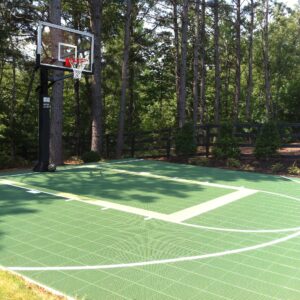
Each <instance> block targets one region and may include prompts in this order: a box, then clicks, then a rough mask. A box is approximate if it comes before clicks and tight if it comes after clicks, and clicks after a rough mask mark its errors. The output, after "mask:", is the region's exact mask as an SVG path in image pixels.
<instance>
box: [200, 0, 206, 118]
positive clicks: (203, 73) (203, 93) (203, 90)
mask: <svg viewBox="0 0 300 300" xmlns="http://www.w3.org/2000/svg"><path fill="white" fill-rule="evenodd" d="M205 6H206V3H205V0H202V3H201V32H200V35H201V37H200V43H201V58H200V63H201V86H200V101H201V105H200V107H201V109H200V123H201V124H203V123H205V122H206V66H205V63H206V55H205V54H206V53H205V41H206V36H205V35H206V33H205V26H206V24H205V23H206V20H205Z"/></svg>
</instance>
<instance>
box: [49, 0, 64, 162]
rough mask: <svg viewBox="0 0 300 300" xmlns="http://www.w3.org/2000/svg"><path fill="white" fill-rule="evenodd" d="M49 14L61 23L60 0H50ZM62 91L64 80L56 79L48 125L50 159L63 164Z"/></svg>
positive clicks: (57, 72) (52, 19) (53, 21)
mask: <svg viewBox="0 0 300 300" xmlns="http://www.w3.org/2000/svg"><path fill="white" fill-rule="evenodd" d="M49 8H50V14H49V19H50V22H51V23H54V24H58V25H60V24H61V0H51V1H50V6H49ZM57 38H58V37H57V36H55V34H52V36H51V39H52V41H53V44H54V45H56V44H57V47H58V43H55V41H56V40H57ZM63 75H64V72H63V71H58V70H54V71H53V77H55V78H61V77H63ZM63 91H64V81H63V80H60V81H57V82H56V83H55V84H54V85H53V88H52V101H51V125H50V161H51V162H53V163H54V164H56V165H61V164H63V153H62V130H63V127H62V124H63Z"/></svg>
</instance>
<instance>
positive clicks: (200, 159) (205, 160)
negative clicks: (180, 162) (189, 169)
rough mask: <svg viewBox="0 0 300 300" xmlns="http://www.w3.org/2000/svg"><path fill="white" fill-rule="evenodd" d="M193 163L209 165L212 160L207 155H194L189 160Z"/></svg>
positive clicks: (203, 165)
mask: <svg viewBox="0 0 300 300" xmlns="http://www.w3.org/2000/svg"><path fill="white" fill-rule="evenodd" d="M189 163H190V164H191V165H195V166H202V167H207V166H209V164H210V161H209V159H208V158H207V157H193V158H191V159H190V160H189Z"/></svg>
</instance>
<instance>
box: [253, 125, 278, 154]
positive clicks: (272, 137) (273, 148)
mask: <svg viewBox="0 0 300 300" xmlns="http://www.w3.org/2000/svg"><path fill="white" fill-rule="evenodd" d="M279 147H280V135H279V132H278V128H277V126H276V123H274V122H268V123H266V124H264V125H263V126H262V128H261V130H260V132H259V134H258V137H257V139H256V144H255V149H254V155H255V157H256V158H257V159H269V158H270V157H272V156H274V155H275V154H277V150H278V149H279Z"/></svg>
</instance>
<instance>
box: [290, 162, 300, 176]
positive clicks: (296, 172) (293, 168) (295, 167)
mask: <svg viewBox="0 0 300 300" xmlns="http://www.w3.org/2000/svg"><path fill="white" fill-rule="evenodd" d="M288 173H289V174H291V175H300V168H299V167H298V165H297V161H295V162H294V163H293V165H291V166H290V167H289V168H288Z"/></svg>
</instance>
